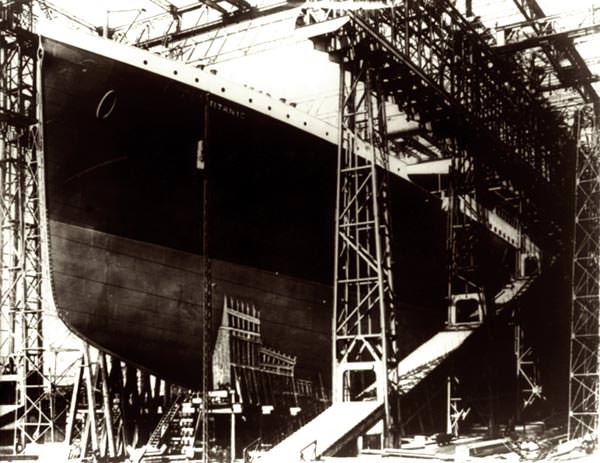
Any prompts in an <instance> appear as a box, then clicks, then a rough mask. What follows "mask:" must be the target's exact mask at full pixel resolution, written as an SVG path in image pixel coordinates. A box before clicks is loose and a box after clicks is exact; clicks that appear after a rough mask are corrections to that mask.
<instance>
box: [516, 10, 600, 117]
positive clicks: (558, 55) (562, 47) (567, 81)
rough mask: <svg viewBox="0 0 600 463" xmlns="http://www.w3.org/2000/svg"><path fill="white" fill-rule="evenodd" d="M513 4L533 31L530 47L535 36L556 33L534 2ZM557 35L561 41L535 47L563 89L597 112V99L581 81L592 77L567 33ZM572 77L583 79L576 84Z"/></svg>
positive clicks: (594, 93) (598, 102) (590, 29)
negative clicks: (594, 108) (589, 104)
mask: <svg viewBox="0 0 600 463" xmlns="http://www.w3.org/2000/svg"><path fill="white" fill-rule="evenodd" d="M513 2H514V3H515V5H516V6H517V8H518V9H519V11H520V12H521V14H522V15H523V17H524V18H525V20H526V21H528V22H529V24H530V26H531V30H532V32H533V38H532V41H533V43H534V44H536V43H535V38H536V37H540V36H544V35H552V34H556V33H557V29H556V28H555V27H554V24H553V22H552V21H551V20H548V19H547V18H546V15H545V14H544V11H543V10H542V8H541V7H540V5H539V4H538V3H537V1H536V0H513ZM584 29H589V31H590V32H594V31H597V25H594V26H590V27H589V28H584ZM561 35H563V37H561ZM558 36H559V37H560V38H561V40H556V41H554V43H552V44H549V43H548V41H545V42H544V43H539V44H537V45H540V46H541V48H542V50H543V52H544V55H545V56H546V58H547V60H548V62H549V63H550V65H551V66H552V68H553V69H554V71H555V73H556V75H557V77H558V79H559V80H560V82H561V83H562V84H563V85H564V86H565V87H574V88H575V90H576V91H577V92H578V93H579V94H580V95H581V98H583V101H584V102H586V103H593V104H594V105H595V106H596V107H597V109H599V108H598V106H599V105H600V98H599V97H598V94H597V93H596V90H594V88H593V87H592V85H591V84H590V82H589V81H585V79H590V78H591V77H592V75H591V73H590V70H589V69H588V67H587V65H586V64H585V61H584V60H583V58H582V57H581V55H580V54H579V52H578V51H577V48H575V45H574V44H573V41H572V39H571V38H570V37H569V36H568V34H565V33H559V34H558ZM509 38H510V37H509ZM509 50H510V48H509ZM563 62H566V63H568V66H563V64H562V63H563ZM572 68H575V69H576V70H577V72H576V73H573V70H572ZM574 75H576V76H578V78H579V79H584V81H583V82H577V81H576V80H574V79H573V76H574Z"/></svg>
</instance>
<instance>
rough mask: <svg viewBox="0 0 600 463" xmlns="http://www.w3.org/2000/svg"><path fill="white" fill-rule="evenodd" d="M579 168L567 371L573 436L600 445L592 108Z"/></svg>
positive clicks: (598, 223)
mask: <svg viewBox="0 0 600 463" xmlns="http://www.w3.org/2000/svg"><path fill="white" fill-rule="evenodd" d="M576 124H577V136H578V144H577V165H576V179H575V229H574V233H575V236H574V239H573V243H574V249H573V280H572V291H573V300H572V306H571V358H570V372H569V424H568V434H569V438H571V439H575V438H588V439H593V440H594V441H596V443H597V442H598V437H599V435H598V434H599V432H600V429H599V428H600V427H599V413H600V407H599V397H598V395H599V394H600V390H599V388H600V370H599V359H598V355H599V352H600V264H599V262H600V254H599V252H600V133H599V131H598V130H599V128H598V118H597V114H596V113H595V112H594V109H593V107H592V106H591V105H586V106H584V107H583V108H582V109H581V110H580V111H579V112H578V113H577V115H576Z"/></svg>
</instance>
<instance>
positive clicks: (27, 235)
mask: <svg viewBox="0 0 600 463" xmlns="http://www.w3.org/2000/svg"><path fill="white" fill-rule="evenodd" d="M0 22H1V24H0V30H1V33H0V76H1V77H0V79H1V80H0V98H1V100H0V173H1V178H0V181H1V184H0V189H1V191H0V222H1V223H0V227H1V242H0V245H1V250H2V253H1V259H2V260H1V264H2V281H1V285H2V286H1V293H0V310H1V318H0V327H1V330H2V339H1V343H2V345H1V354H2V356H3V358H2V363H3V367H4V372H8V373H11V372H12V373H14V374H15V375H16V376H15V378H16V385H17V391H16V404H15V405H16V406H17V408H16V409H15V431H14V439H13V444H14V448H15V450H19V449H23V448H24V446H25V445H27V444H29V443H32V442H38V441H44V440H49V439H53V438H54V424H53V420H52V411H51V409H50V401H49V393H50V381H49V380H48V378H47V377H46V375H45V372H44V368H43V367H44V363H43V358H44V340H43V329H42V315H43V306H42V252H41V238H40V204H39V185H38V181H39V177H38V175H39V172H38V159H37V149H38V147H37V146H36V143H37V125H36V124H37V120H36V87H35V85H36V55H37V39H36V37H35V36H34V35H33V34H32V32H31V30H32V28H33V14H32V6H31V2H29V1H3V2H1V3H0Z"/></svg>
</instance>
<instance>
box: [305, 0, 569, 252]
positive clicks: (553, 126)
mask: <svg viewBox="0 0 600 463" xmlns="http://www.w3.org/2000/svg"><path fill="white" fill-rule="evenodd" d="M315 5H318V2H315ZM327 13H328V14H329V17H335V16H336V15H337V16H339V15H346V16H349V18H350V20H349V21H348V22H347V23H346V24H345V25H344V26H343V27H341V28H340V29H338V30H336V31H335V32H333V33H329V34H325V35H324V36H322V37H321V38H319V39H318V40H315V39H313V40H315V41H316V42H317V46H319V47H321V48H322V49H325V50H327V51H329V53H330V54H331V55H332V56H334V57H337V58H338V59H339V58H340V57H342V56H344V55H345V54H346V53H349V50H350V47H354V48H358V45H357V44H358V43H360V48H361V49H363V50H368V51H369V52H370V53H372V54H374V55H378V56H385V57H386V58H385V64H384V65H382V66H381V68H380V69H381V74H382V80H383V89H384V91H385V92H386V94H387V95H388V96H389V97H390V98H393V99H394V101H395V102H396V103H397V104H398V106H399V108H400V109H401V110H402V111H404V112H405V113H406V114H407V115H408V117H409V118H412V119H414V120H416V121H418V122H419V124H420V127H421V129H422V130H424V131H425V132H426V133H428V134H430V136H431V137H432V139H434V140H436V142H437V143H438V144H439V145H441V146H443V145H445V144H446V143H447V140H448V139H451V140H453V141H452V143H456V145H457V146H458V147H460V150H462V149H465V150H467V151H468V152H469V156H471V157H472V159H473V160H474V161H475V163H476V164H477V165H478V166H482V165H485V166H486V170H488V171H490V172H491V174H490V175H488V174H486V177H485V178H484V180H485V179H487V178H489V179H493V182H494V185H493V186H494V187H495V186H497V185H498V184H502V185H504V186H505V187H506V189H508V190H511V191H513V193H512V194H513V195H514V196H518V197H520V198H523V207H522V208H519V207H516V206H515V207H513V206H511V207H513V209H514V212H515V213H516V214H518V215H522V217H523V218H524V222H525V224H526V225H527V226H528V227H531V228H532V229H537V232H538V233H537V236H536V238H538V239H539V240H541V241H542V242H543V241H545V242H546V243H547V244H553V245H554V247H555V248H558V246H557V243H556V240H557V239H558V236H559V230H560V228H561V226H564V224H563V219H562V218H561V217H559V216H558V214H557V210H558V209H557V207H556V206H554V205H555V204H561V203H562V202H564V199H563V198H561V195H560V194H559V191H560V190H561V189H562V188H564V187H565V185H566V184H567V180H566V170H565V165H567V155H568V152H569V146H571V145H570V144H572V138H571V134H570V133H569V132H568V130H567V127H566V125H565V124H564V123H563V121H562V120H561V119H560V118H559V116H558V115H556V114H555V113H553V112H552V111H551V110H550V108H549V107H548V105H547V104H546V103H545V102H544V100H543V98H542V97H541V95H540V94H535V93H532V91H531V89H530V88H529V87H528V85H527V76H525V75H524V73H523V72H522V70H521V68H520V67H519V65H518V64H517V63H516V62H515V61H514V60H512V59H510V58H507V57H502V56H499V55H498V54H497V53H496V52H495V51H494V50H493V49H492V48H491V47H490V46H489V45H488V44H487V42H486V40H485V39H484V38H483V37H482V36H481V35H480V34H479V33H478V32H477V31H476V30H475V29H474V27H473V25H472V24H471V23H469V22H468V21H466V20H465V19H464V17H463V16H462V15H461V14H460V13H459V12H458V10H456V9H455V8H454V7H453V6H452V5H451V4H450V3H449V2H447V1H438V2H425V1H411V2H405V3H403V4H402V6H397V7H381V8H378V9H371V10H365V11H360V12H352V11H344V12H339V11H337V12H336V11H333V12H332V11H328V12H327ZM550 205H552V206H550ZM520 209H521V210H520ZM549 237H550V238H549Z"/></svg>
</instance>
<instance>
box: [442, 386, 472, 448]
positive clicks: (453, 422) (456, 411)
mask: <svg viewBox="0 0 600 463" xmlns="http://www.w3.org/2000/svg"><path fill="white" fill-rule="evenodd" d="M459 384H460V382H459V380H458V378H456V377H454V376H448V377H447V378H446V434H452V435H453V436H456V437H458V431H459V425H460V422H461V421H464V420H465V419H466V418H467V416H469V413H470V411H471V407H468V408H462V406H461V405H462V403H461V402H462V399H461V398H460V397H458V396H457V394H456V389H457V387H458V385H459Z"/></svg>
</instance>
